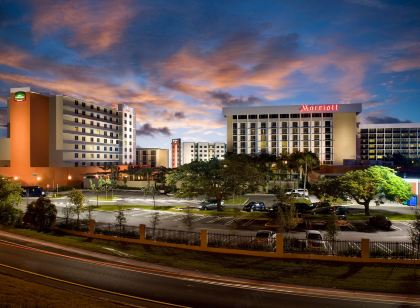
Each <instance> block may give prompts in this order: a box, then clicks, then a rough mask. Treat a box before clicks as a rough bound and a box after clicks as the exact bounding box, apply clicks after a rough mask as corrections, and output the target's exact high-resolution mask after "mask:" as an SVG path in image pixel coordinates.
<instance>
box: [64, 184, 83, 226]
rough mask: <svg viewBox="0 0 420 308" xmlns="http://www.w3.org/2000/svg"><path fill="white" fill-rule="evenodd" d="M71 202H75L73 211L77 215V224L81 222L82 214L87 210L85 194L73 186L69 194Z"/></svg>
mask: <svg viewBox="0 0 420 308" xmlns="http://www.w3.org/2000/svg"><path fill="white" fill-rule="evenodd" d="M68 197H69V199H70V203H71V204H73V206H72V211H73V213H75V214H76V215H77V225H79V223H80V214H82V212H83V211H85V195H84V194H83V193H82V192H81V191H79V190H76V189H74V188H73V190H72V191H71V192H70V193H69V195H68Z"/></svg>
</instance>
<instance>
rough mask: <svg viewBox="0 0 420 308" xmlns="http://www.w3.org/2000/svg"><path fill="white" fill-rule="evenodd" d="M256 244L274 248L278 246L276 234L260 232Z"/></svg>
mask: <svg viewBox="0 0 420 308" xmlns="http://www.w3.org/2000/svg"><path fill="white" fill-rule="evenodd" d="M255 243H256V244H259V245H268V246H270V247H274V246H275V244H276V233H275V232H273V231H270V230H259V231H257V233H256V234H255Z"/></svg>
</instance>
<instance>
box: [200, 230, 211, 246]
mask: <svg viewBox="0 0 420 308" xmlns="http://www.w3.org/2000/svg"><path fill="white" fill-rule="evenodd" d="M208 240H209V238H208V231H207V229H202V230H200V248H201V249H206V248H207V243H208Z"/></svg>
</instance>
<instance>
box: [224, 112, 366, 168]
mask: <svg viewBox="0 0 420 308" xmlns="http://www.w3.org/2000/svg"><path fill="white" fill-rule="evenodd" d="M361 111H362V105H361V104H328V105H293V106H266V107H227V108H223V114H224V116H225V118H226V121H227V152H233V153H238V154H240V153H242V154H251V155H252V154H257V153H261V152H266V153H268V154H274V155H280V154H281V153H292V152H293V151H305V150H307V151H312V152H314V153H316V154H317V155H318V157H319V159H320V161H321V163H322V164H330V165H342V164H343V161H344V159H356V149H357V145H356V137H357V122H358V120H357V115H358V114H359V113H360V112H361Z"/></svg>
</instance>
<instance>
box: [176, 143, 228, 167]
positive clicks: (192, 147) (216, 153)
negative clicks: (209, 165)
mask: <svg viewBox="0 0 420 308" xmlns="http://www.w3.org/2000/svg"><path fill="white" fill-rule="evenodd" d="M225 153H226V143H221V142H215V143H209V142H183V143H182V164H189V163H191V162H193V161H195V160H203V161H208V160H210V159H212V158H213V157H215V158H217V159H223V158H224V155H225Z"/></svg>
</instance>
